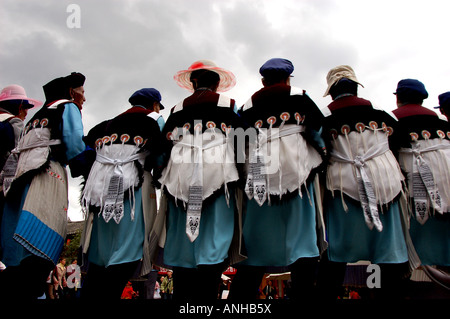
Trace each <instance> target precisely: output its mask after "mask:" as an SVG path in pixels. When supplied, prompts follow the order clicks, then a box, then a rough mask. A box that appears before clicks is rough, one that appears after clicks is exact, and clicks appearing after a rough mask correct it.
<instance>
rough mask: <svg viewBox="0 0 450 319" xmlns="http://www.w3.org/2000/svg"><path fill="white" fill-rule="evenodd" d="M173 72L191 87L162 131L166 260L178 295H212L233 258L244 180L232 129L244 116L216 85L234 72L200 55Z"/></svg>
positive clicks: (227, 85) (231, 81)
mask: <svg viewBox="0 0 450 319" xmlns="http://www.w3.org/2000/svg"><path fill="white" fill-rule="evenodd" d="M174 79H175V81H176V82H177V84H178V85H179V86H181V87H182V88H185V89H187V90H189V91H191V92H193V93H192V95H190V96H189V97H187V98H185V99H184V100H182V101H181V102H179V103H178V104H177V105H176V106H175V107H173V108H172V110H171V114H170V116H169V118H168V120H167V123H166V125H165V127H164V131H163V137H164V138H165V140H166V145H167V148H166V154H167V155H168V158H167V160H166V162H165V164H164V166H163V167H164V170H163V171H162V177H161V178H160V180H159V181H160V183H161V185H162V186H161V187H162V190H163V197H162V199H161V206H162V207H164V206H165V205H166V204H167V211H162V213H165V214H166V218H167V219H166V225H167V229H166V240H165V244H164V255H163V256H164V264H166V265H169V266H170V267H172V268H173V278H174V279H173V280H174V295H173V297H174V299H178V300H185V299H199V300H212V299H216V298H217V294H218V288H219V284H220V282H221V274H222V272H223V271H224V270H225V269H226V267H227V265H228V262H227V261H228V259H229V258H230V255H229V250H230V246H231V243H232V239H233V234H234V230H235V214H236V213H237V212H236V210H237V206H236V198H235V196H236V195H237V194H236V182H237V181H238V180H239V174H238V169H237V165H236V161H235V151H234V147H233V135H232V132H233V130H234V129H236V128H237V127H240V120H239V117H238V116H237V114H236V113H235V112H234V107H235V101H234V100H233V99H230V98H229V97H227V96H225V95H223V94H219V93H217V92H224V91H227V90H229V89H231V88H232V87H233V86H234V85H235V77H234V75H233V74H232V73H231V72H230V71H227V70H225V69H223V68H220V67H218V66H216V65H215V64H214V63H213V62H212V61H208V60H200V61H196V62H194V63H193V64H192V65H191V66H190V67H189V68H188V69H187V70H183V71H180V72H178V73H177V74H176V75H175V76H174Z"/></svg>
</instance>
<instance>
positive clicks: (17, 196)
mask: <svg viewBox="0 0 450 319" xmlns="http://www.w3.org/2000/svg"><path fill="white" fill-rule="evenodd" d="M29 188H30V184H22V185H20V186H19V185H16V188H14V189H13V190H12V191H11V192H9V193H8V196H7V197H6V199H5V205H4V206H3V218H2V223H1V230H0V234H1V246H2V249H3V256H0V257H1V258H2V260H1V261H2V262H3V263H4V264H5V265H6V266H7V267H9V266H18V265H19V264H20V262H21V261H22V259H24V258H26V257H28V256H31V253H30V252H29V251H28V250H27V249H25V248H24V247H23V246H22V245H21V244H19V243H18V242H17V241H16V240H14V233H15V232H16V229H17V226H18V224H19V221H20V217H21V215H22V208H23V205H24V202H25V199H26V197H27V193H28V189H29Z"/></svg>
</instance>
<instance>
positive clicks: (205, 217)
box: [164, 190, 236, 268]
mask: <svg viewBox="0 0 450 319" xmlns="http://www.w3.org/2000/svg"><path fill="white" fill-rule="evenodd" d="M212 196H216V195H212ZM235 207H236V204H235V198H234V192H233V191H232V190H230V205H229V206H228V205H227V202H226V199H225V196H224V195H221V196H217V197H215V198H214V199H211V198H210V199H207V200H206V201H205V202H203V207H202V215H201V218H200V229H199V235H198V237H197V238H196V239H195V241H194V242H191V241H190V240H189V238H188V237H187V234H186V212H185V210H184V207H183V206H182V204H181V205H180V206H176V205H175V203H174V200H173V199H172V198H169V199H168V205H167V214H166V218H167V220H166V221H167V224H166V225H167V237H166V243H165V246H164V263H165V264H166V265H169V266H175V267H184V268H196V267H197V266H198V265H213V264H219V263H221V262H223V261H224V260H225V259H226V258H227V257H228V250H229V248H230V245H231V241H232V238H233V233H234V214H235Z"/></svg>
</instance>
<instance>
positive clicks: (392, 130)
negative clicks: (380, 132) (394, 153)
mask: <svg viewBox="0 0 450 319" xmlns="http://www.w3.org/2000/svg"><path fill="white" fill-rule="evenodd" d="M386 132H387V135H388V136H391V135H392V134H394V129H393V128H392V127H390V126H388V127H386Z"/></svg>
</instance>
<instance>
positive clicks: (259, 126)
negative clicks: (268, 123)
mask: <svg viewBox="0 0 450 319" xmlns="http://www.w3.org/2000/svg"><path fill="white" fill-rule="evenodd" d="M262 125H263V121H262V120H258V121H256V123H255V127H256V128H261V126H262Z"/></svg>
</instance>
